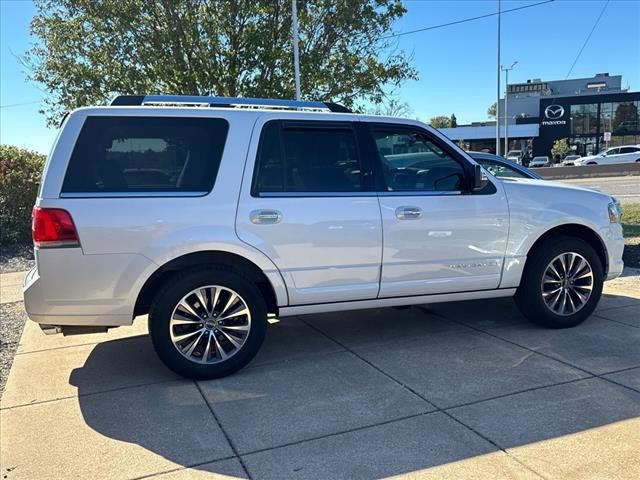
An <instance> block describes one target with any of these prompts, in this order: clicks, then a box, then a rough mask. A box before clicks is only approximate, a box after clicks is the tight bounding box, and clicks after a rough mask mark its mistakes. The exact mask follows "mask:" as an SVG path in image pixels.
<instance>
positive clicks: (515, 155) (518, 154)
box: [507, 150, 524, 165]
mask: <svg viewBox="0 0 640 480" xmlns="http://www.w3.org/2000/svg"><path fill="white" fill-rule="evenodd" d="M523 159H524V152H523V151H522V150H509V151H508V152H507V160H511V161H512V162H515V163H519V164H520V165H522V164H523Z"/></svg>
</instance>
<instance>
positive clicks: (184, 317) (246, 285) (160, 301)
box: [149, 267, 267, 379]
mask: <svg viewBox="0 0 640 480" xmlns="http://www.w3.org/2000/svg"><path fill="white" fill-rule="evenodd" d="M266 327H267V308H266V304H265V301H264V299H263V298H262V295H261V294H260V290H259V289H258V287H257V286H256V285H255V284H254V283H253V282H251V281H250V280H248V279H246V278H245V277H244V276H242V275H241V274H240V273H239V272H235V271H231V270H227V269H225V268H223V267H210V268H203V269H197V270H191V271H187V272H184V273H180V274H177V275H176V276H175V277H173V278H172V279H171V280H169V281H168V282H167V283H166V284H165V285H164V287H163V288H162V289H161V290H160V291H159V292H158V294H157V296H156V299H155V301H154V302H153V305H152V306H151V309H150V312H149V333H150V335H151V339H152V342H153V346H154V348H155V350H156V352H157V353H158V356H159V357H160V359H161V360H162V361H163V362H164V363H165V364H166V365H167V366H168V367H169V368H170V369H171V370H173V371H175V372H176V373H179V374H180V375H183V376H185V377H189V378H195V379H211V378H219V377H224V376H226V375H229V374H231V373H233V372H235V371H237V370H239V369H240V368H242V367H244V366H245V365H246V364H247V363H249V361H251V359H252V358H253V357H254V356H255V354H256V353H257V352H258V350H259V349H260V346H261V344H262V341H263V339H264V335H265V332H266Z"/></svg>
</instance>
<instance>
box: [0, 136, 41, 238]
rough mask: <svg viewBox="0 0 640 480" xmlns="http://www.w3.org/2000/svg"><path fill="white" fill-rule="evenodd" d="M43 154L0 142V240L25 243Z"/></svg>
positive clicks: (29, 233) (29, 228) (29, 231)
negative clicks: (0, 143)
mask: <svg viewBox="0 0 640 480" xmlns="http://www.w3.org/2000/svg"><path fill="white" fill-rule="evenodd" d="M44 160H45V156H44V155H41V154H39V153H37V152H33V151H31V150H25V149H23V148H18V147H14V146H12V145H0V242H1V243H2V244H9V243H28V242H29V240H30V238H31V209H32V208H33V204H34V203H35V200H36V196H37V194H38V187H39V185H40V176H41V175H42V168H43V166H44Z"/></svg>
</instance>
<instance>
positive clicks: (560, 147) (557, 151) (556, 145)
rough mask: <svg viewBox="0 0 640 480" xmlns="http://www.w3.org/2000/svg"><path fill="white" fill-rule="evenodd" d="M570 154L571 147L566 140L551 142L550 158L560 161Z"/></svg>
mask: <svg viewBox="0 0 640 480" xmlns="http://www.w3.org/2000/svg"><path fill="white" fill-rule="evenodd" d="M570 152H571V147H570V146H569V142H568V140H567V139H566V138H561V139H559V140H556V141H555V142H553V145H552V147H551V157H553V159H554V160H562V159H563V158H564V157H566V156H567V155H569V153H570Z"/></svg>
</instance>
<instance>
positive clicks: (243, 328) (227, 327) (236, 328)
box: [218, 325, 250, 332]
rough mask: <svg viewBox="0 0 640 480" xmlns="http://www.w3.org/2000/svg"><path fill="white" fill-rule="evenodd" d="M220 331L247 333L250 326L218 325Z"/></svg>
mask: <svg viewBox="0 0 640 480" xmlns="http://www.w3.org/2000/svg"><path fill="white" fill-rule="evenodd" d="M218 328H219V329H220V330H233V331H236V332H248V331H249V328H250V325H218Z"/></svg>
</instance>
